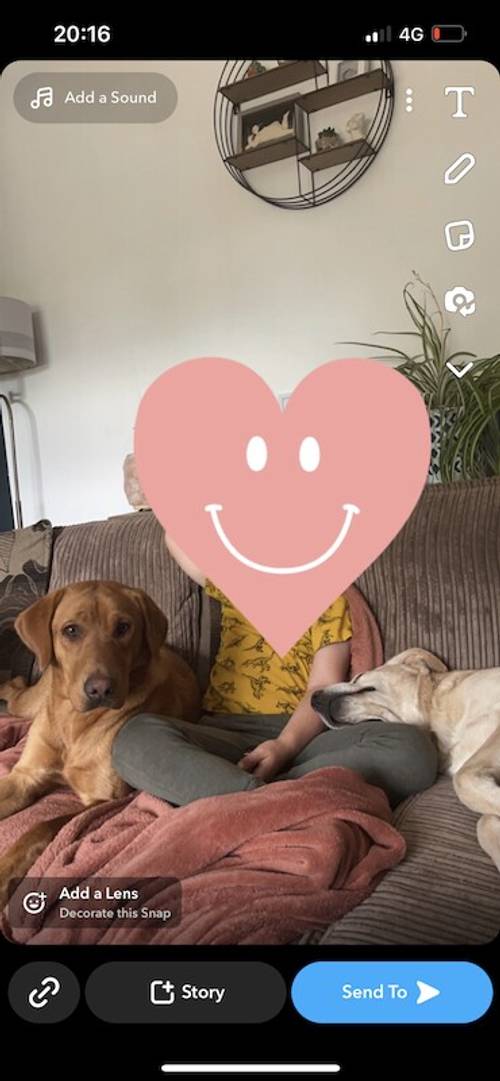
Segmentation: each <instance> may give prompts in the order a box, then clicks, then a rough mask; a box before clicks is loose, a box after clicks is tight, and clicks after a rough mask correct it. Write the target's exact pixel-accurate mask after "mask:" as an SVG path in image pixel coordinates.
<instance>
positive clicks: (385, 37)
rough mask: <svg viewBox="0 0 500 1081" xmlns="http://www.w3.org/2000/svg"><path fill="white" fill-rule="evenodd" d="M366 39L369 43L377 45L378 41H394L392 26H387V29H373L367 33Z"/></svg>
mask: <svg viewBox="0 0 500 1081" xmlns="http://www.w3.org/2000/svg"><path fill="white" fill-rule="evenodd" d="M364 40H365V41H366V42H368V44H369V45H376V44H377V42H384V41H392V26H386V28H385V30H384V29H383V28H382V30H372V32H371V34H365V37H364Z"/></svg>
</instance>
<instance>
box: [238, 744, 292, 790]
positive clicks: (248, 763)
mask: <svg viewBox="0 0 500 1081" xmlns="http://www.w3.org/2000/svg"><path fill="white" fill-rule="evenodd" d="M290 758H291V753H290V750H289V748H287V747H284V746H283V744H282V743H280V741H279V739H266V740H265V742H264V743H259V746H258V747H255V748H254V750H253V751H247V753H246V754H244V755H243V758H240V761H239V762H238V765H239V766H240V768H241V769H244V770H246V772H247V773H253V776H254V777H258V778H259V780H260V781H270V780H271V779H272V778H273V777H275V776H276V774H277V773H280V772H281V770H282V769H283V767H284V766H286V764H287V762H288V761H289V760H290Z"/></svg>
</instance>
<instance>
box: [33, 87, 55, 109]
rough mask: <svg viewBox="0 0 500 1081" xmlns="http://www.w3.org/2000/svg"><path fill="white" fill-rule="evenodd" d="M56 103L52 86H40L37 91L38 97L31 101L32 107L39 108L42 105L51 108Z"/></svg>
mask: <svg viewBox="0 0 500 1081" xmlns="http://www.w3.org/2000/svg"><path fill="white" fill-rule="evenodd" d="M53 104H54V91H53V89H52V87H51V86H40V87H39V88H38V90H37V92H36V97H34V98H33V101H30V105H31V108H32V109H39V108H40V105H44V106H45V108H46V109H50V108H51V106H52V105H53Z"/></svg>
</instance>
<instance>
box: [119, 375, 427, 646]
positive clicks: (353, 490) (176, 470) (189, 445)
mask: <svg viewBox="0 0 500 1081" xmlns="http://www.w3.org/2000/svg"><path fill="white" fill-rule="evenodd" d="M135 456H136V462H137V469H138V473H139V477H140V480H141V483H142V486H143V489H144V492H145V493H146V496H147V498H148V500H149V502H150V505H151V506H152V507H153V509H154V511H155V514H156V516H157V518H158V519H159V520H160V522H161V523H162V525H163V526H164V528H165V530H166V532H167V533H168V534H169V535H170V536H171V537H172V539H173V540H174V541H175V542H176V543H177V544H178V545H179V547H180V548H181V549H182V550H183V551H184V552H185V553H186V554H187V555H188V556H189V557H190V559H191V560H192V561H193V562H194V563H195V564H196V565H197V566H199V567H200V568H201V570H202V571H203V572H204V574H205V575H206V576H207V577H208V578H209V579H210V580H211V581H213V582H214V583H215V584H216V585H217V586H219V588H220V589H222V591H223V592H224V593H225V594H226V595H227V596H228V597H230V598H231V600H232V602H233V604H234V605H235V606H236V607H237V608H239V609H240V611H242V612H243V613H244V614H245V616H246V617H247V618H248V619H249V620H250V622H251V623H252V624H253V625H254V626H255V627H256V628H257V629H258V630H259V631H260V633H261V634H262V635H263V636H264V637H265V639H266V640H267V641H268V642H269V643H270V644H271V645H272V646H273V647H274V649H275V650H276V651H277V653H279V654H280V655H282V656H283V655H284V654H285V653H287V651H288V650H289V649H290V647H291V646H292V645H293V644H294V643H295V642H296V641H297V640H298V638H300V636H301V635H302V634H303V633H304V631H305V630H307V628H308V627H309V626H310V625H311V624H312V623H313V622H314V621H315V620H316V619H317V618H318V616H320V615H321V613H322V612H323V611H324V610H325V609H326V608H327V607H328V606H329V605H330V604H331V603H332V601H333V600H335V599H336V597H338V596H339V595H340V594H341V593H342V592H343V590H344V589H346V588H347V586H349V585H350V584H351V582H353V581H354V580H355V578H357V577H358V575H359V574H361V572H362V571H363V570H365V568H366V567H368V566H369V565H370V563H372V562H373V560H374V559H375V558H376V557H377V556H378V555H379V554H380V553H381V552H382V551H383V550H384V548H386V547H387V545H388V544H389V542H390V541H391V540H392V539H393V537H394V536H395V535H396V533H398V532H399V530H400V529H401V527H402V525H403V524H404V522H405V521H406V519H407V518H408V516H409V515H410V513H411V511H412V509H413V507H414V506H415V503H416V502H417V499H418V497H419V495H420V493H421V491H422V488H423V486H424V484H425V481H426V477H427V471H428V467H429V458H430V431H429V420H428V416H427V411H426V408H425V405H424V402H423V400H422V398H421V396H420V394H419V393H418V391H417V390H416V389H415V387H413V385H412V384H411V383H410V382H409V381H408V380H407V379H406V378H405V377H404V376H403V375H401V374H400V373H399V372H396V371H394V370H393V369H391V368H388V367H386V366H385V365H383V364H381V363H380V362H379V361H374V360H364V359H355V360H335V361H330V362H329V363H327V364H323V365H322V366H321V367H319V368H316V369H315V370H314V371H312V372H311V373H310V374H309V375H307V376H306V378H305V379H304V380H303V381H302V382H301V383H300V384H299V386H298V387H297V388H296V389H295V391H294V393H293V394H292V396H291V398H290V399H289V401H288V404H287V406H286V409H285V411H284V412H282V411H281V409H280V406H279V404H278V402H277V400H276V398H275V396H274V395H273V393H272V392H271V390H270V389H269V387H268V386H267V384H266V383H265V382H264V380H263V379H261V377H260V376H259V375H257V373H256V372H254V371H252V369H250V368H247V367H246V366H245V365H243V364H240V363H238V362H237V361H234V360H227V359H223V358H217V357H199V358H197V359H195V360H187V361H184V362H183V363H182V364H178V365H177V366H176V367H174V368H170V369H169V370H168V371H166V372H164V374H163V375H161V376H160V377H159V379H157V380H156V381H155V382H154V383H153V384H152V385H151V386H150V387H149V389H148V390H147V391H146V393H145V395H144V397H143V399H142V401H141V404H140V406H139V411H138V415H137V420H136V426H135Z"/></svg>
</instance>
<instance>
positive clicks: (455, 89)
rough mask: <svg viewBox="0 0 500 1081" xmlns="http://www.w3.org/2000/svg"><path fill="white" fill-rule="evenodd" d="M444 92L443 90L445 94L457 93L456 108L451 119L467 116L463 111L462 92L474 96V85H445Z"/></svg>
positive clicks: (460, 118)
mask: <svg viewBox="0 0 500 1081" xmlns="http://www.w3.org/2000/svg"><path fill="white" fill-rule="evenodd" d="M444 92H445V95H446V96H448V94H456V95H457V102H456V105H457V108H456V112H454V113H453V114H452V115H453V119H454V120H465V119H466V118H467V113H464V108H463V104H464V94H472V96H473V97H474V94H475V93H476V90H475V87H474V86H445V88H444Z"/></svg>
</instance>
